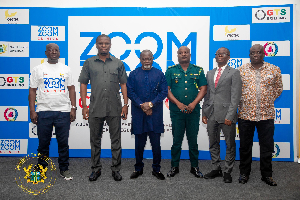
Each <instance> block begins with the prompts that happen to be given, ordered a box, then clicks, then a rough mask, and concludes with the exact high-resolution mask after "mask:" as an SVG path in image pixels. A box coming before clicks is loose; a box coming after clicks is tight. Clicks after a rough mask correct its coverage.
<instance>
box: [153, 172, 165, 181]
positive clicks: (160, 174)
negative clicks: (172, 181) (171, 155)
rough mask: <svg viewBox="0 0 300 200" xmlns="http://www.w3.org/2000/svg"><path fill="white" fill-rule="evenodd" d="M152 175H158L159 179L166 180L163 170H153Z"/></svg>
mask: <svg viewBox="0 0 300 200" xmlns="http://www.w3.org/2000/svg"><path fill="white" fill-rule="evenodd" d="M152 175H153V176H156V178H158V179H159V180H165V176H164V175H163V174H162V173H161V172H155V171H152Z"/></svg>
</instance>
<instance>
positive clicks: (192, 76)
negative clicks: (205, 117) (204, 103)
mask: <svg viewBox="0 0 300 200" xmlns="http://www.w3.org/2000/svg"><path fill="white" fill-rule="evenodd" d="M165 75H166V79H167V82H168V86H169V87H170V88H171V92H172V94H173V95H174V97H175V98H176V99H177V100H178V101H180V102H181V103H183V104H185V105H189V104H190V103H192V102H193V101H194V100H195V99H196V97H197V95H198V93H199V89H200V87H201V86H204V85H207V82H206V78H205V75H204V70H203V68H202V67H199V66H197V65H193V64H190V65H189V67H188V69H187V71H186V72H185V71H184V70H183V69H182V67H181V66H180V64H177V65H173V66H170V67H168V69H167V71H166V74H165ZM169 105H170V111H173V112H180V110H179V108H178V107H177V106H176V105H175V104H174V103H172V102H170V103H169ZM194 112H195V113H200V105H199V104H197V105H196V107H195V109H194V111H193V113H194Z"/></svg>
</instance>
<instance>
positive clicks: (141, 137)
mask: <svg viewBox="0 0 300 200" xmlns="http://www.w3.org/2000/svg"><path fill="white" fill-rule="evenodd" d="M147 135H149V138H150V143H151V146H152V153H153V164H152V168H153V171H155V172H159V171H160V161H161V146H160V133H154V132H149V133H142V134H136V135H135V158H136V164H135V165H134V166H135V171H141V170H143V167H144V163H143V155H144V149H145V145H146V142H147Z"/></svg>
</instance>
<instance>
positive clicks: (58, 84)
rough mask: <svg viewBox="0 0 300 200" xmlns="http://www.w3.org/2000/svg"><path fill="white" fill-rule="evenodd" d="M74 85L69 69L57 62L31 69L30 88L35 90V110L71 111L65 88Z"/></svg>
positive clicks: (46, 63)
mask: <svg viewBox="0 0 300 200" xmlns="http://www.w3.org/2000/svg"><path fill="white" fill-rule="evenodd" d="M71 85H74V80H73V77H72V73H71V69H70V67H68V66H66V65H64V64H62V63H60V62H58V63H56V64H49V63H48V62H45V63H43V64H41V65H38V66H36V67H34V68H33V70H32V73H31V76H30V87H31V88H38V89H37V108H36V112H39V111H61V112H70V111H71V101H70V98H69V90H68V88H67V86H71Z"/></svg>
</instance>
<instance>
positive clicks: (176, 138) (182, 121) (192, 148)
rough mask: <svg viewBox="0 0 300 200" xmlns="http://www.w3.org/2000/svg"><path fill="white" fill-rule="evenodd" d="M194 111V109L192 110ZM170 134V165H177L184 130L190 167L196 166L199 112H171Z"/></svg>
mask: <svg viewBox="0 0 300 200" xmlns="http://www.w3.org/2000/svg"><path fill="white" fill-rule="evenodd" d="M194 112H195V111H194ZM171 120H172V135H173V145H172V147H171V157H172V160H171V166H172V167H179V161H180V155H181V146H182V141H183V137H184V133H185V131H186V137H187V140H188V145H189V156H190V161H191V167H198V157H199V151H198V143H197V139H198V131H199V120H200V114H198V113H193V112H192V113H191V114H187V113H182V112H172V111H171Z"/></svg>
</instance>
